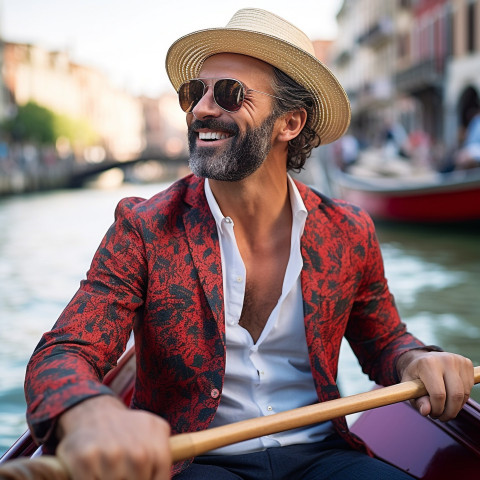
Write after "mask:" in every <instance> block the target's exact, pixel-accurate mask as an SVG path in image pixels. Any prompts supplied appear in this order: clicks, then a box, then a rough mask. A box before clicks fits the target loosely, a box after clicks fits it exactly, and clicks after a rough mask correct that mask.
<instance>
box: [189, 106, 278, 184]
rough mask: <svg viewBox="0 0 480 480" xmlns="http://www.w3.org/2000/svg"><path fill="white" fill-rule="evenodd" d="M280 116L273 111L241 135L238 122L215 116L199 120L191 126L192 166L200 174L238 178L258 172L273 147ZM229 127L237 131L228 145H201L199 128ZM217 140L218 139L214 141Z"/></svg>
mask: <svg viewBox="0 0 480 480" xmlns="http://www.w3.org/2000/svg"><path fill="white" fill-rule="evenodd" d="M275 120H276V116H275V115H273V114H272V115H270V116H269V117H267V118H266V119H265V120H264V121H263V123H262V124H261V125H260V126H259V127H257V128H249V129H247V131H246V132H245V134H244V135H240V132H239V129H238V126H237V125H236V124H235V123H232V124H227V123H224V122H220V121H218V120H215V119H207V120H204V121H201V120H195V121H194V122H193V123H192V124H191V125H190V127H189V129H188V146H189V149H190V159H189V166H190V169H191V170H192V172H193V173H194V174H195V175H197V176H198V177H204V178H210V179H212V180H221V181H225V182H238V181H240V180H243V179H244V178H246V177H248V176H249V175H251V174H252V173H253V172H255V171H256V170H257V169H258V168H259V167H260V166H261V165H262V164H263V162H264V161H265V159H266V158H267V155H268V153H269V152H270V149H271V147H272V144H271V139H272V132H273V125H274V123H275ZM199 128H208V129H211V130H226V131H227V132H229V133H233V136H232V137H230V140H229V143H228V147H224V148H223V149H221V150H220V148H219V147H215V146H212V147H202V148H200V149H199V148H197V144H196V140H197V133H195V131H194V130H195V129H199ZM212 144H215V141H212Z"/></svg>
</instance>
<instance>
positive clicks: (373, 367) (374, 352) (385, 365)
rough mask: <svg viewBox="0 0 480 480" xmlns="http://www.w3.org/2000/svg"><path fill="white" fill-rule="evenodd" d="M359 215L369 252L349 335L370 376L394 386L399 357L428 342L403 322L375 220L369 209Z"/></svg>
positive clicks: (363, 367) (363, 269) (346, 334)
mask: <svg viewBox="0 0 480 480" xmlns="http://www.w3.org/2000/svg"><path fill="white" fill-rule="evenodd" d="M359 214H360V215H361V216H363V219H364V222H365V223H364V225H365V226H366V230H365V231H366V236H365V238H364V248H365V251H366V254H365V255H364V264H363V265H362V269H361V282H360V285H359V288H358V290H357V294H356V297H355V300H354V303H353V307H352V311H351V314H350V319H349V322H348V325H347V330H346V333H345V336H346V338H347V340H348V342H349V343H350V346H351V347H352V350H353V351H354V353H355V354H356V356H357V358H358V359H359V362H360V364H361V366H362V369H363V371H364V372H365V373H366V374H368V376H369V377H370V379H371V380H373V381H375V382H377V383H378V384H381V385H391V384H393V383H397V382H398V381H399V378H398V375H397V371H396V362H397V360H398V357H399V356H400V355H401V354H402V353H404V352H406V351H407V350H410V349H412V348H421V347H423V346H424V344H423V343H422V342H421V341H420V340H418V339H417V338H416V337H414V336H413V335H411V334H410V333H409V332H408V331H407V328H406V326H405V324H404V323H403V322H401V320H400V317H399V314H398V310H397V307H396V305H395V301H394V298H393V296H392V294H391V293H390V290H389V288H388V284H387V280H386V278H385V273H384V264H383V258H382V254H381V250H380V245H379V243H378V240H377V236H376V233H375V228H374V225H373V222H372V220H371V218H370V217H369V216H368V215H367V214H366V213H365V212H363V211H360V212H359Z"/></svg>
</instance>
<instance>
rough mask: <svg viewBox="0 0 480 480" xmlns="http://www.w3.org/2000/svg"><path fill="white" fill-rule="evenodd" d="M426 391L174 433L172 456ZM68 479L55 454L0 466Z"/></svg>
mask: <svg viewBox="0 0 480 480" xmlns="http://www.w3.org/2000/svg"><path fill="white" fill-rule="evenodd" d="M474 379H475V383H476V384H477V383H480V366H478V367H475V369H474ZM426 393H427V392H426V389H425V386H424V385H423V383H422V382H421V381H420V380H413V381H409V382H403V383H399V384H397V385H392V386H390V387H385V388H380V389H377V390H372V391H370V392H366V393H359V394H357V395H352V396H350V397H345V398H339V399H337V400H331V401H329V402H324V403H318V404H315V405H309V406H307V407H301V408H296V409H294V410H288V411H286V412H281V413H276V414H274V415H269V416H267V417H259V418H252V419H250V420H244V421H242V422H237V423H233V424H230V425H224V426H222V427H217V428H212V429H209V430H203V431H201V432H194V433H183V434H180V435H175V436H173V437H171V438H170V447H171V450H172V458H173V461H174V462H178V461H180V460H185V459H188V458H191V457H195V456H198V455H201V454H203V453H205V452H208V451H209V450H212V449H214V448H220V447H224V446H227V445H231V444H233V443H237V442H242V441H244V440H250V439H252V438H257V437H260V436H263V435H270V434H272V433H277V432H283V431H285V430H290V429H293V428H299V427H304V426H306V425H311V424H313V423H318V422H324V421H326V420H331V419H333V418H337V417H341V416H344V415H350V414H352V413H358V412H363V411H365V410H370V409H372V408H377V407H382V406H385V405H391V404H393V403H397V402H403V401H405V400H411V399H414V398H418V397H421V396H422V395H426ZM49 472H51V473H49ZM68 478H69V477H68V473H67V472H66V471H65V469H64V467H63V466H62V464H61V463H60V462H59V461H58V460H57V459H56V458H55V457H52V456H40V457H37V458H34V459H32V460H28V459H23V460H21V459H19V460H12V461H10V462H6V463H5V464H4V465H2V466H0V480H32V479H37V480H42V479H49V480H53V479H55V480H68Z"/></svg>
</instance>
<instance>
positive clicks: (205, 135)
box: [198, 132, 228, 140]
mask: <svg viewBox="0 0 480 480" xmlns="http://www.w3.org/2000/svg"><path fill="white" fill-rule="evenodd" d="M198 138H199V139H200V140H222V139H224V138H228V135H227V134H226V133H224V132H198Z"/></svg>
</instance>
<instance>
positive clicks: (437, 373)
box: [397, 350, 474, 422]
mask: <svg viewBox="0 0 480 480" xmlns="http://www.w3.org/2000/svg"><path fill="white" fill-rule="evenodd" d="M397 371H398V375H399V377H400V379H401V381H402V382H406V381H408V380H416V379H420V380H421V381H422V382H423V383H424V385H425V388H426V389H427V392H428V396H424V397H420V398H417V399H416V400H412V402H411V403H412V405H413V406H414V407H415V408H416V409H417V410H418V411H419V412H420V413H421V414H422V415H424V416H427V415H430V416H431V417H432V418H438V419H439V420H442V421H443V422H446V421H447V420H450V419H452V418H455V417H456V416H457V414H458V412H459V411H460V410H461V409H462V407H463V406H464V405H465V403H466V401H467V400H468V398H469V397H470V392H471V390H472V387H473V384H474V379H473V377H474V374H473V364H472V362H471V360H469V359H468V358H465V357H462V356H461V355H456V354H454V353H446V352H426V351H424V350H410V351H408V352H406V353H404V354H402V355H401V356H400V358H399V360H398V363H397Z"/></svg>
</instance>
